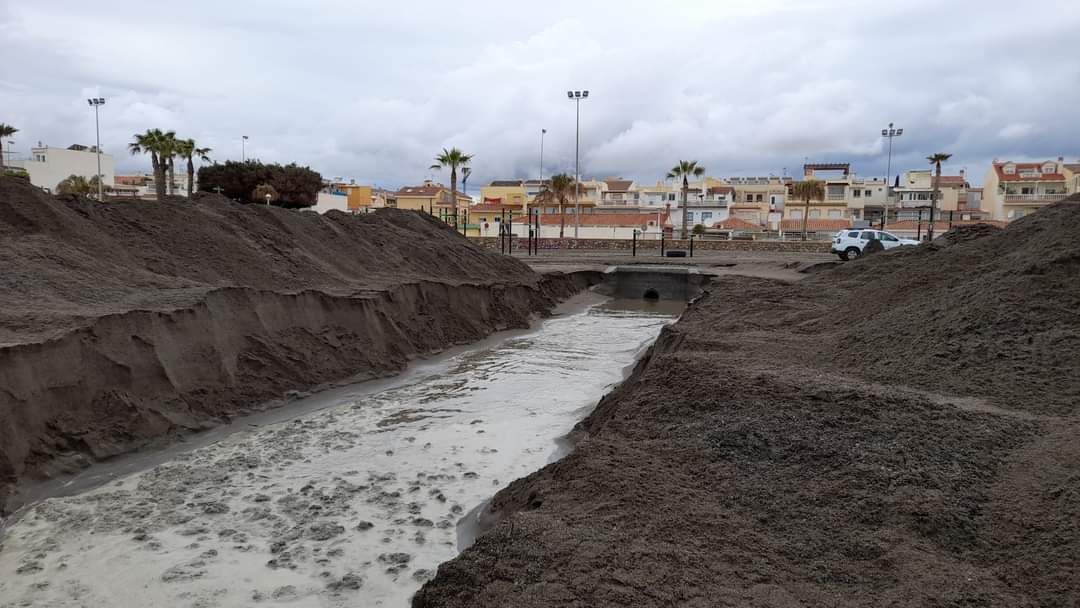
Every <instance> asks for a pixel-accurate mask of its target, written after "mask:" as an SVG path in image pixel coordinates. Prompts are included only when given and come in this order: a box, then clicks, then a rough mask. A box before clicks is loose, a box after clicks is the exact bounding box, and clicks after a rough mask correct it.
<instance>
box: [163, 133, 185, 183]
mask: <svg viewBox="0 0 1080 608" xmlns="http://www.w3.org/2000/svg"><path fill="white" fill-rule="evenodd" d="M179 151H180V140H179V139H176V131H168V132H166V133H165V141H164V142H163V145H162V150H161V151H160V152H158V154H160V155H161V157H162V158H163V159H165V160H166V165H165V169H166V170H167V171H168V174H169V177H168V179H169V181H168V192H169V196H172V195H173V194H175V193H176V155H177V154H178V153H179Z"/></svg>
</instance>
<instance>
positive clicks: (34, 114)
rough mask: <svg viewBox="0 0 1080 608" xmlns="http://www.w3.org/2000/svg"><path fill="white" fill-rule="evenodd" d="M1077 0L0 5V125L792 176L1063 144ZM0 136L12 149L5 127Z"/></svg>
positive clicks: (514, 170) (38, 134)
mask: <svg viewBox="0 0 1080 608" xmlns="http://www.w3.org/2000/svg"><path fill="white" fill-rule="evenodd" d="M1078 32H1080V2H1078V1H1076V0H1044V1H1042V2H1037V3H1027V4H1025V3H1021V2H1015V1H1012V2H995V1H968V0H950V1H947V2H943V1H941V0H937V1H934V2H930V1H923V0H907V1H903V2H885V1H879V0H861V1H857V2H856V1H852V2H848V1H839V0H799V1H792V2H780V1H774V0H747V1H743V0H723V1H721V0H712V1H700V2H690V1H685V2H680V1H678V0H667V1H664V2H660V1H655V0H654V1H650V2H629V1H610V2H601V1H586V0H573V1H566V2H564V1H561V0H554V1H548V2H533V3H523V2H512V1H510V2H508V1H496V0H482V1H480V0H478V1H470V0H459V1H456V2H429V1H427V0H408V1H397V2H388V1H386V0H380V1H378V2H368V1H350V0H272V1H271V0H266V1H260V2H254V1H247V2H244V1H240V0H232V1H229V0H215V1H213V2H210V1H204V0H187V1H186V2H171V3H160V2H144V1H139V2H136V1H118V0H117V1H110V0H95V1H93V2H90V1H87V0H78V1H74V0H72V1H68V0H0V40H2V41H3V45H2V51H0V52H2V55H0V57H2V59H0V66H2V67H0V122H5V123H9V124H12V125H14V126H16V127H18V128H19V129H20V132H19V133H18V134H17V135H16V136H15V137H14V138H13V139H14V141H15V146H14V148H15V150H16V152H17V154H18V155H19V156H25V155H27V154H28V153H29V148H30V146H32V145H34V144H36V143H37V142H38V141H42V142H45V143H47V144H49V145H52V146H67V145H69V144H71V143H76V142H78V143H85V144H91V143H93V138H94V121H93V112H92V110H91V109H90V108H89V107H88V106H87V103H86V98H87V97H91V96H103V97H105V98H106V99H107V105H106V106H105V107H104V108H103V111H102V117H101V120H102V125H101V126H102V145H103V148H104V149H105V150H106V151H108V152H112V153H114V154H115V155H116V157H117V163H118V165H117V167H118V171H121V172H126V171H140V170H149V161H148V159H146V158H139V157H130V156H129V155H127V154H126V153H125V152H124V151H123V150H124V147H125V145H126V143H127V142H129V141H130V140H131V136H132V134H134V133H136V132H139V131H144V130H146V129H147V128H151V127H160V128H163V129H174V130H176V131H177V132H178V134H180V135H182V136H185V137H193V138H195V139H196V140H197V141H198V142H199V143H200V144H201V145H205V146H210V147H212V148H213V149H214V152H213V153H212V156H213V157H214V158H215V159H217V160H219V161H220V160H225V159H239V158H240V137H241V135H248V136H249V137H250V140H249V141H248V149H247V153H248V156H249V157H256V158H259V159H261V160H264V161H276V162H289V161H296V162H298V163H300V164H303V165H309V166H311V167H312V168H314V169H316V170H318V171H320V172H321V173H322V174H323V175H324V176H325V177H343V178H355V179H356V180H357V181H359V182H362V183H375V184H378V185H381V186H386V187H396V186H400V185H406V184H415V183H419V182H421V181H422V180H424V179H425V178H428V177H436V178H437V179H442V180H443V181H447V178H446V176H442V175H439V174H435V175H432V173H431V172H430V171H429V170H428V167H429V165H431V163H432V160H433V157H434V156H435V154H436V153H437V152H438V151H439V150H440V149H441V148H443V147H448V146H457V147H459V148H462V149H463V150H465V151H466V152H469V153H472V154H474V155H475V159H474V161H473V164H474V175H473V178H472V180H471V181H470V190H472V186H474V185H480V184H481V183H484V182H486V181H487V180H489V179H492V178H497V177H502V178H513V177H535V176H536V175H537V173H538V172H539V148H540V130H541V129H542V128H546V129H547V136H546V139H545V146H544V166H545V174H550V173H552V172H556V171H568V172H571V173H572V172H573V167H574V104H573V103H571V102H569V101H568V100H567V99H566V91H567V89H586V88H587V89H588V90H589V99H588V100H587V101H585V102H583V103H582V104H581V163H582V174H583V175H589V176H608V175H619V176H624V177H627V178H633V179H636V180H638V181H640V182H646V183H652V182H654V181H655V180H656V179H658V178H660V177H661V176H662V175H663V173H664V172H665V171H666V169H668V168H670V166H671V165H673V164H674V163H675V161H677V160H678V159H681V158H689V159H697V160H698V161H700V162H701V163H703V164H704V165H705V166H706V167H707V168H708V169H709V173H710V174H711V175H717V176H729V175H767V174H770V173H771V174H776V175H779V174H781V173H782V172H783V171H784V169H785V168H786V169H787V171H788V173H789V174H798V172H799V169H798V168H799V167H800V166H801V164H802V163H803V162H804V159H805V158H809V159H810V160H811V161H817V162H824V161H836V162H841V161H846V162H851V163H852V164H853V165H854V168H855V170H856V171H857V173H858V174H860V175H865V176H881V175H884V173H885V163H886V157H885V152H884V150H885V143H884V141H883V140H882V138H881V137H880V130H881V128H883V127H884V126H886V125H887V124H888V123H889V122H890V121H893V122H895V123H896V124H897V126H900V127H903V128H904V130H905V131H904V136H903V137H901V138H899V139H897V140H895V147H894V153H893V167H894V171H893V173H896V172H898V171H900V170H904V169H909V168H923V167H924V166H925V165H926V163H925V161H924V157H925V156H926V155H927V154H930V153H933V152H938V151H943V152H951V153H952V154H953V155H954V156H953V162H951V163H950V164H949V166H948V167H947V168H946V169H947V172H949V173H955V172H956V171H957V170H959V169H961V168H963V167H967V169H968V172H969V176H970V177H972V178H973V181H976V182H981V181H982V178H983V174H984V173H985V171H986V169H987V166H988V163H989V162H990V160H991V159H992V158H993V157H1001V158H1013V159H1017V160H1019V159H1046V158H1057V157H1058V156H1059V155H1063V156H1065V157H1066V158H1067V159H1070V160H1073V161H1075V160H1076V159H1077V158H1080V46H1078V45H1077V40H1078V39H1080V38H1078V35H1077V34H1078ZM5 147H7V146H6V144H5Z"/></svg>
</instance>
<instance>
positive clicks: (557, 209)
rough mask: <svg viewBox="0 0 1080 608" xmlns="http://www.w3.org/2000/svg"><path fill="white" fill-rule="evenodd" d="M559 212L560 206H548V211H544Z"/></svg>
mask: <svg viewBox="0 0 1080 608" xmlns="http://www.w3.org/2000/svg"><path fill="white" fill-rule="evenodd" d="M558 212H559V208H558V207H548V208H547V211H545V212H544V213H551V214H555V213H558Z"/></svg>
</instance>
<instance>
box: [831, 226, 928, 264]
mask: <svg viewBox="0 0 1080 608" xmlns="http://www.w3.org/2000/svg"><path fill="white" fill-rule="evenodd" d="M870 241H881V246H882V247H884V248H885V249H892V248H893V247H900V246H903V245H918V244H919V241H916V240H915V239H902V238H900V237H898V236H895V235H892V234H889V233H888V232H883V231H881V230H870V229H867V228H864V229H860V230H841V231H840V232H837V233H836V236H835V237H833V241H832V248H831V249H830V251H831V252H833V253H835V254H836V255H838V256H840V259H841V260H848V259H856V258H858V257H859V256H861V255H862V252H863V248H864V247H866V244H867V243H869V242H870Z"/></svg>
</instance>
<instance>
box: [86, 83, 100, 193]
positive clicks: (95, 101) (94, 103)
mask: <svg viewBox="0 0 1080 608" xmlns="http://www.w3.org/2000/svg"><path fill="white" fill-rule="evenodd" d="M86 103H88V104H90V107H92V108H94V133H95V134H96V137H97V145H96V146H95V147H94V150H96V151H97V200H99V201H102V200H105V199H104V194H103V192H104V188H103V187H102V185H101V182H102V181H104V178H102V177H101V119H100V118H99V116H98V110H99V109H100V108H101V106H103V105H105V98H104V97H91V98H90V99H87V100H86Z"/></svg>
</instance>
